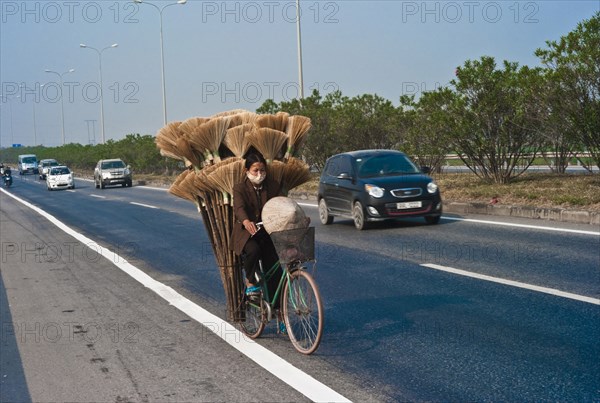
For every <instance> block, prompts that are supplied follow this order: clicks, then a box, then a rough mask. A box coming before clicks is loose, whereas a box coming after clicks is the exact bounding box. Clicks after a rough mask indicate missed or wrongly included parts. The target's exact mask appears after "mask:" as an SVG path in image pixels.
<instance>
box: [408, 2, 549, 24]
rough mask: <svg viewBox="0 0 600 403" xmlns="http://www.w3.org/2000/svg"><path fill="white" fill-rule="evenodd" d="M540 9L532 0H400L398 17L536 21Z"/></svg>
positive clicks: (410, 19)
mask: <svg viewBox="0 0 600 403" xmlns="http://www.w3.org/2000/svg"><path fill="white" fill-rule="evenodd" d="M539 11H540V5H539V3H538V2H535V1H483V2H482V1H403V2H402V3H401V14H402V15H401V21H402V23H410V22H419V23H423V24H430V23H434V24H440V23H446V24H458V23H469V24H474V23H481V22H483V23H490V24H496V23H500V22H512V23H515V24H536V23H538V22H539V19H538V16H539Z"/></svg>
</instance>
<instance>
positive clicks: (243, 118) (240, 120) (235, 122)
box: [229, 112, 258, 129]
mask: <svg viewBox="0 0 600 403" xmlns="http://www.w3.org/2000/svg"><path fill="white" fill-rule="evenodd" d="M256 116H258V115H257V114H256V113H252V112H241V113H237V114H235V115H230V116H229V128H230V129H231V128H232V127H236V126H239V125H245V124H246V123H254V119H256Z"/></svg>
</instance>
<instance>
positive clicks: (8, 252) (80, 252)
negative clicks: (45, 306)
mask: <svg viewBox="0 0 600 403" xmlns="http://www.w3.org/2000/svg"><path fill="white" fill-rule="evenodd" d="M108 250H109V252H108V256H107V255H106V254H103V249H102V248H101V247H100V246H99V245H98V244H96V243H90V244H82V243H81V242H63V243H57V242H21V243H17V242H10V241H9V242H2V243H1V244H0V261H1V262H2V264H3V265H5V264H10V263H17V262H18V263H32V264H33V263H37V264H48V263H57V262H64V263H73V262H75V261H85V262H90V263H96V262H98V261H99V260H100V259H102V258H106V259H109V260H110V261H112V262H114V263H119V262H123V261H127V262H131V261H134V260H135V256H136V253H137V251H138V250H139V246H138V245H137V244H136V243H135V242H126V243H124V244H123V245H116V246H114V245H112V246H109V247H108Z"/></svg>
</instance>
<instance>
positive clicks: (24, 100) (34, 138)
mask: <svg viewBox="0 0 600 403" xmlns="http://www.w3.org/2000/svg"><path fill="white" fill-rule="evenodd" d="M44 85H45V84H41V85H40V88H43V87H44ZM21 88H25V91H35V90H32V89H29V88H27V86H26V85H23V84H21ZM17 98H21V96H20V95H19V96H18V97H17ZM36 98H37V97H35V96H34V97H33V102H32V103H31V105H32V107H33V145H34V146H37V145H38V143H37V123H36V119H35V103H36V101H37V100H36ZM23 102H27V97H24V98H23Z"/></svg>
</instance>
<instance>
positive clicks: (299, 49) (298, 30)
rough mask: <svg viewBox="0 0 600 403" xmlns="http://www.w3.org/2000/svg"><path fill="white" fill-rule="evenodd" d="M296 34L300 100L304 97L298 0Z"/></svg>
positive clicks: (297, 0) (298, 6) (298, 2)
mask: <svg viewBox="0 0 600 403" xmlns="http://www.w3.org/2000/svg"><path fill="white" fill-rule="evenodd" d="M296 35H297V37H298V86H299V87H300V101H302V99H304V78H303V77H302V39H301V35H300V0H296Z"/></svg>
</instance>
